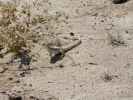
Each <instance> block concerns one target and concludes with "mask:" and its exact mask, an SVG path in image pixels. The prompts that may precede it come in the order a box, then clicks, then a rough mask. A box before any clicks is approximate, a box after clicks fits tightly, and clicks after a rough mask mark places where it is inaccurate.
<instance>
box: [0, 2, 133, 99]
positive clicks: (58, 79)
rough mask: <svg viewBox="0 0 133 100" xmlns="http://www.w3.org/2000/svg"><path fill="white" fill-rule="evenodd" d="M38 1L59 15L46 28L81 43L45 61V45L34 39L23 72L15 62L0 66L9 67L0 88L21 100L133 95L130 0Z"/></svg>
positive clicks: (126, 97) (0, 77) (132, 24)
mask: <svg viewBox="0 0 133 100" xmlns="http://www.w3.org/2000/svg"><path fill="white" fill-rule="evenodd" d="M28 1H29V2H30V0H27V2H28ZM38 1H39V0H38ZM43 1H45V5H46V6H45V5H44V6H43V7H46V8H45V9H48V13H49V14H50V15H53V16H54V15H56V14H59V16H60V21H59V22H58V24H56V25H55V26H54V23H53V24H52V25H53V26H54V28H51V29H50V30H49V31H48V32H49V33H54V34H56V36H57V38H59V39H60V41H62V42H61V43H63V44H64V45H65V44H69V43H72V42H73V41H72V40H70V39H69V38H72V37H76V38H78V39H80V40H81V41H82V43H81V44H80V45H79V46H77V47H75V48H73V49H72V50H70V51H69V52H67V53H66V54H65V57H64V58H63V59H62V60H60V61H58V62H57V63H55V64H50V56H49V53H48V51H47V49H46V48H45V47H43V46H42V45H40V44H41V43H40V44H36V45H35V48H34V49H33V50H32V52H35V53H36V52H37V53H38V55H37V56H36V61H35V62H32V63H31V64H30V66H31V67H32V68H33V70H30V71H29V72H28V73H27V74H24V75H21V76H20V74H23V73H22V72H21V71H18V70H17V66H18V65H17V64H13V65H8V66H7V65H1V66H2V67H3V66H4V67H6V68H7V67H8V70H6V71H5V72H4V73H0V91H1V92H2V91H6V93H7V94H11V93H16V94H18V95H21V96H23V98H24V100H133V67H132V65H133V62H132V61H133V46H132V45H133V34H132V32H133V19H132V18H133V6H132V5H133V1H132V0H130V1H128V2H126V3H123V4H118V5H116V4H112V2H111V0H43ZM33 12H34V11H33ZM70 33H74V36H72V35H73V34H70ZM63 37H69V38H68V39H65V40H63ZM112 38H115V40H119V41H115V40H113V39H112ZM43 41H45V40H44V39H42V40H41V42H43ZM55 41H56V40H55ZM64 41H65V42H64ZM121 41H122V42H121ZM5 59H7V58H5ZM1 61H3V60H2V59H1ZM1 61H0V62H1ZM0 70H3V69H0ZM1 95H3V94H1ZM29 97H30V98H29ZM1 98H3V99H0V100H7V99H6V97H5V99H4V97H3V96H1ZM37 98H38V99H37Z"/></svg>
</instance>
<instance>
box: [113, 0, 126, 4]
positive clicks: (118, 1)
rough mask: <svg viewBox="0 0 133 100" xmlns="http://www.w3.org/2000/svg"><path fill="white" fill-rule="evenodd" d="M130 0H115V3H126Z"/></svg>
mask: <svg viewBox="0 0 133 100" xmlns="http://www.w3.org/2000/svg"><path fill="white" fill-rule="evenodd" d="M127 1H128V0H113V3H114V4H121V3H125V2H127Z"/></svg>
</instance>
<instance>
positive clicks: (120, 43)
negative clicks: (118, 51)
mask: <svg viewBox="0 0 133 100" xmlns="http://www.w3.org/2000/svg"><path fill="white" fill-rule="evenodd" d="M109 41H110V42H109V43H110V44H111V45H112V46H113V47H118V46H126V43H125V41H124V40H123V39H122V38H121V37H120V36H119V35H118V36H117V37H114V36H112V35H109Z"/></svg>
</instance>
